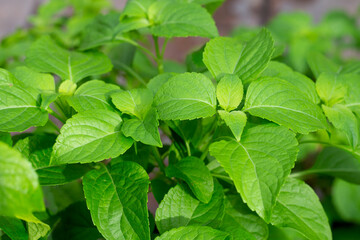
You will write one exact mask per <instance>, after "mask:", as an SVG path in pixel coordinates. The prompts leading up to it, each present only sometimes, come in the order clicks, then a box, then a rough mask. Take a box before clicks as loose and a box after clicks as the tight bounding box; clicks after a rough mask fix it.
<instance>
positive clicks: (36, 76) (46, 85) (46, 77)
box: [12, 66, 55, 92]
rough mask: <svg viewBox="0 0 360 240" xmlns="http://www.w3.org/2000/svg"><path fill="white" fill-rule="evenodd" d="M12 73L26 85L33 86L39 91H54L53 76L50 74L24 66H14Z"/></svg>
mask: <svg viewBox="0 0 360 240" xmlns="http://www.w3.org/2000/svg"><path fill="white" fill-rule="evenodd" d="M12 73H13V74H14V76H15V77H16V78H17V79H18V80H20V81H21V82H22V83H23V84H25V85H26V86H30V87H34V88H37V89H39V90H41V91H52V92H53V91H55V81H54V77H53V76H51V75H50V74H45V73H38V72H36V71H34V70H32V69H31V68H28V67H25V66H20V67H16V68H15V69H14V70H13V71H12Z"/></svg>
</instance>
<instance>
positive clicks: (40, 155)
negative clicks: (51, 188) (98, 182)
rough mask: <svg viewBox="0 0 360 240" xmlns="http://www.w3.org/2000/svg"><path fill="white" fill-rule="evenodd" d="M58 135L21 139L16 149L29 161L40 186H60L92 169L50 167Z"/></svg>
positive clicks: (74, 166)
mask: <svg viewBox="0 0 360 240" xmlns="http://www.w3.org/2000/svg"><path fill="white" fill-rule="evenodd" d="M55 138H56V135H51V134H38V135H33V136H29V137H26V138H24V139H20V140H19V141H17V142H16V144H15V146H14V148H15V149H17V150H18V151H19V152H21V153H22V154H23V155H24V156H25V157H26V158H28V159H29V161H30V162H31V164H32V166H33V168H34V169H35V170H36V174H37V175H38V177H39V183H40V185H43V186H44V185H60V184H64V183H68V182H71V181H73V180H75V179H79V178H80V177H82V176H83V175H85V173H86V172H88V171H89V170H91V167H90V166H88V165H85V164H69V165H68V164H66V165H61V166H50V158H51V153H52V146H53V145H54V144H55Z"/></svg>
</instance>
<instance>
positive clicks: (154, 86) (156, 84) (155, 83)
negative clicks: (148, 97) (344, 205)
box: [147, 73, 176, 95]
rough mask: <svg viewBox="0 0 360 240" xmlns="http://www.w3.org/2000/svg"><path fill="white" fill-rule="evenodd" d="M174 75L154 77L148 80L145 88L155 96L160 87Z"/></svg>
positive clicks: (165, 74)
mask: <svg viewBox="0 0 360 240" xmlns="http://www.w3.org/2000/svg"><path fill="white" fill-rule="evenodd" d="M175 75H176V73H162V74H159V75H157V76H156V77H154V78H152V79H150V81H149V83H148V84H147V88H149V89H150V90H151V91H152V92H153V93H154V95H155V94H156V93H157V91H158V90H159V89H160V87H161V86H162V85H163V84H164V83H166V82H167V81H168V80H169V79H170V78H172V77H173V76H175Z"/></svg>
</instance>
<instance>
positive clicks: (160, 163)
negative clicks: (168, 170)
mask: <svg viewBox="0 0 360 240" xmlns="http://www.w3.org/2000/svg"><path fill="white" fill-rule="evenodd" d="M152 150H153V153H154V157H155V159H156V162H157V164H158V165H159V168H160V170H161V171H162V172H164V173H165V164H164V162H163V160H162V159H161V156H160V153H159V150H158V149H157V148H156V147H152Z"/></svg>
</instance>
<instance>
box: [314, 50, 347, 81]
mask: <svg viewBox="0 0 360 240" xmlns="http://www.w3.org/2000/svg"><path fill="white" fill-rule="evenodd" d="M307 62H308V64H309V67H310V69H311V71H312V72H313V74H314V76H315V77H316V78H318V77H319V76H320V75H321V74H322V73H325V72H328V73H337V72H338V71H339V69H340V67H339V66H338V65H337V64H335V63H334V62H332V61H331V60H329V58H326V57H325V56H324V55H322V54H321V53H319V52H310V53H309V54H308V56H307Z"/></svg>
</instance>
